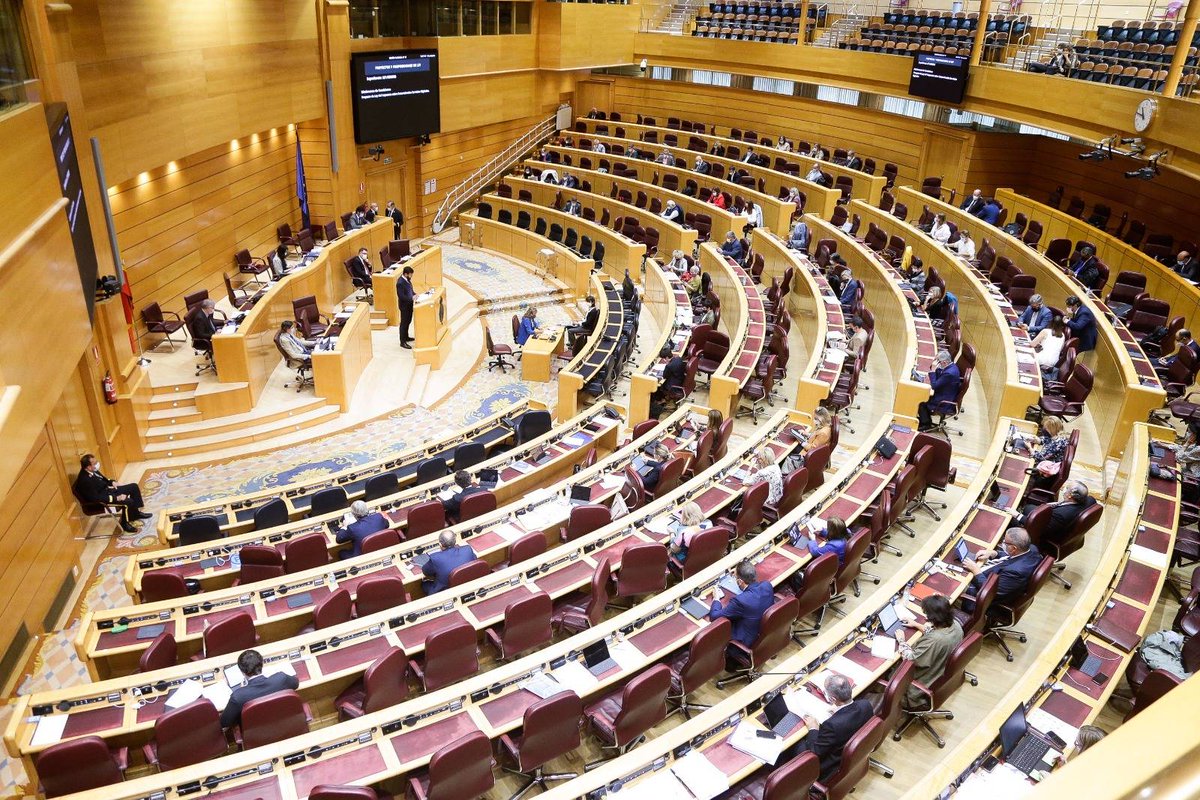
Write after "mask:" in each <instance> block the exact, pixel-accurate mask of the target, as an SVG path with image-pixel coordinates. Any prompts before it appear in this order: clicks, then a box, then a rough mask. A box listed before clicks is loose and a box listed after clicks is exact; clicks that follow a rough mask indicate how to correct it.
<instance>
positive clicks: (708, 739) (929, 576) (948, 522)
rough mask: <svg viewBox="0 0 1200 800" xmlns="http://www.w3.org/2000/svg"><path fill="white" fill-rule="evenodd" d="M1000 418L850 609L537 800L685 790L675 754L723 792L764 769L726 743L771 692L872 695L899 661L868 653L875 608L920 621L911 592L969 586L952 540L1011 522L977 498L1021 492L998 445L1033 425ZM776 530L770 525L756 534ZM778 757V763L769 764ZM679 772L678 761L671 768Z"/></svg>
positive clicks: (970, 538) (759, 716) (791, 740)
mask: <svg viewBox="0 0 1200 800" xmlns="http://www.w3.org/2000/svg"><path fill="white" fill-rule="evenodd" d="M1001 422H1002V427H1001V428H1000V429H998V430H997V432H996V435H995V436H994V438H993V440H992V444H991V447H990V448H989V450H988V453H987V455H986V456H985V458H984V461H983V469H981V471H980V472H979V474H978V475H977V476H976V478H975V480H974V481H972V483H971V486H970V487H969V488H968V489H967V491H966V493H965V494H964V496H963V497H962V498H961V499H960V500H959V501H958V503H957V504H956V505H955V506H954V508H953V509H951V510H949V511H948V512H947V515H946V519H945V520H943V521H942V522H941V523H940V524H939V525H938V528H937V530H936V531H935V532H933V533H932V534H931V535H930V536H929V537H928V538H927V539H926V540H925V541H924V542H923V543H922V544H920V545H918V546H917V549H916V550H915V551H914V552H913V553H911V554H909V555H908V556H906V557H905V567H902V568H901V569H900V570H898V571H897V573H896V574H895V575H893V576H892V577H891V578H888V579H886V580H885V581H883V582H882V584H881V586H880V587H879V588H878V589H876V590H875V591H873V592H871V593H870V595H869V596H867V597H865V598H864V599H863V600H862V602H861V603H860V605H859V606H858V608H857V609H856V611H855V612H852V613H849V614H847V616H846V617H845V618H843V619H841V620H839V621H837V622H836V623H834V624H833V625H831V626H829V627H828V628H826V629H825V630H823V631H822V632H821V633H820V634H819V635H818V636H817V637H816V638H815V639H813V640H812V641H811V643H808V644H806V645H805V646H804V647H802V648H800V649H799V651H798V652H794V653H793V654H792V655H790V656H788V655H785V656H784V657H783V658H782V659H781V660H778V661H776V662H775V663H773V664H771V668H770V671H769V672H767V673H766V674H764V675H763V677H760V678H758V679H757V680H754V681H753V682H751V683H750V684H749V685H748V686H746V687H745V688H744V689H742V690H740V691H738V692H736V693H732V694H731V695H730V696H729V697H727V698H726V699H725V700H724V701H722V702H719V703H717V704H715V705H714V706H713V707H712V708H710V709H708V710H707V711H704V712H702V713H700V714H698V715H697V716H694V717H692V718H691V719H690V720H688V721H686V722H683V723H681V724H680V725H678V726H676V727H675V728H673V729H672V730H670V731H667V732H666V733H664V734H662V735H660V736H656V737H655V738H654V739H652V740H650V741H648V742H645V743H643V744H642V745H640V746H639V747H637V748H636V749H634V750H632V751H631V752H628V753H626V754H625V755H623V756H621V757H619V758H616V759H613V760H612V761H610V762H608V763H606V764H604V765H602V766H601V767H599V768H598V769H596V770H594V771H592V772H589V773H587V774H585V775H583V776H580V777H578V778H576V779H574V780H571V781H569V782H566V783H563V784H560V785H558V786H557V787H555V788H554V789H552V790H551V791H549V792H547V793H546V794H545V797H547V798H548V800H566V799H567V798H593V797H595V796H596V795H595V794H594V793H595V792H597V791H604V787H608V788H609V790H610V791H611V790H612V787H614V786H615V787H620V789H621V790H622V791H625V790H628V789H629V788H630V787H637V788H638V789H644V790H645V791H646V792H647V793H655V794H659V793H661V795H660V796H668V797H669V796H677V795H675V794H674V792H675V790H676V789H679V790H682V791H686V790H684V789H683V785H682V783H681V782H680V781H679V779H678V778H677V777H676V774H675V770H674V768H675V766H676V765H677V764H678V762H679V761H680V759H683V758H685V757H687V758H691V759H695V758H696V757H697V756H699V758H701V759H703V760H704V761H705V762H707V764H705V765H702V766H705V767H706V771H707V772H708V774H709V775H711V776H712V777H711V780H712V781H713V782H714V783H715V784H716V785H714V786H712V788H713V789H715V790H718V791H721V793H722V795H724V791H722V790H723V786H722V784H726V785H727V786H729V787H736V786H738V785H741V782H743V781H747V780H749V779H751V778H754V777H756V773H757V772H758V771H759V770H761V769H765V767H764V765H763V762H762V761H759V760H758V759H756V758H753V757H751V756H749V755H746V754H745V753H744V752H742V751H740V750H738V749H736V748H735V747H734V746H733V745H732V744H731V743H730V739H731V737H732V735H733V732H734V730H735V729H736V728H738V727H740V726H747V727H749V728H750V729H752V730H754V729H763V728H766V727H768V725H767V724H766V723H765V719H764V714H763V713H762V708H763V706H765V705H766V703H767V702H768V701H769V700H770V699H772V698H773V697H774V696H775V695H777V694H779V693H781V692H782V693H784V697H785V700H786V699H788V697H789V695H791V694H792V693H794V692H799V693H801V696H804V695H807V694H809V691H808V690H809V687H814V688H820V687H821V686H822V685H823V682H824V680H825V678H826V677H827V676H828V675H829V674H830V673H837V674H841V675H843V676H845V677H848V678H850V680H851V681H852V682H853V684H854V693H855V694H856V695H859V696H861V695H862V694H864V693H866V692H868V691H873V689H872V685H873V684H874V682H875V681H876V680H877V679H879V678H881V677H883V676H884V675H885V674H886V673H887V672H888V671H889V670H890V669H891V668H892V667H893V666H894V665H895V664H896V663H898V661H899V656H898V654H893V655H892V656H891V657H890V658H882V657H877V656H875V655H873V654H872V652H871V646H870V637H868V636H866V635H865V633H864V630H873V629H874V626H875V621H876V615H877V612H878V610H879V609H881V608H883V607H884V606H885V605H888V604H890V603H897V602H898V603H903V604H905V605H906V606H907V607H908V609H909V610H910V611H911V612H912V613H913V615H914V616H915V617H916V618H917V620H918V621H922V620H923V617H922V616H921V614H920V608H919V606H918V605H917V603H916V601H915V597H914V595H915V594H916V593H917V592H920V593H921V594H925V593H929V592H935V593H938V594H943V595H945V596H946V597H948V598H950V599H951V600H953V599H954V598H956V597H958V596H959V595H960V594H962V593H963V591H964V590H965V589H966V587H967V585H968V583H969V580H968V578H969V575H968V574H967V573H965V571H963V570H962V569H961V568H959V567H958V565H957V562H956V560H955V559H954V556H953V549H954V545H955V543H956V542H957V541H958V539H959V538H960V537H961V538H962V539H964V540H965V541H966V543H967V546H968V548H969V549H970V550H971V551H972V552H977V551H979V550H981V549H986V548H990V547H994V546H996V544H997V542H998V541H999V539H1000V537H1001V536H1003V533H1004V530H1005V528H1006V527H1007V525H1008V522H1009V519H1010V518H1009V517H1008V515H1007V514H1005V513H1004V512H1003V511H1000V510H996V509H993V508H991V507H989V506H987V505H985V504H984V503H983V502H982V501H983V500H984V498H986V497H987V493H988V489H989V488H990V486H991V485H992V484H993V483H995V484H998V485H999V486H1001V487H1003V490H1002V491H1003V492H1004V494H1006V495H1007V494H1008V493H1010V492H1011V493H1014V494H1015V495H1017V496H1019V495H1020V494H1021V493H1022V492H1023V491H1024V486H1025V481H1026V480H1027V476H1026V475H1025V469H1026V467H1028V466H1030V465H1031V464H1032V462H1031V461H1030V460H1029V459H1027V458H1024V457H1021V456H1014V455H1012V454H1006V453H1005V452H1004V445H1005V443H1006V441H1007V437H1008V435H1009V431H1010V430H1011V428H1010V427H1009V426H1010V425H1013V426H1018V427H1022V428H1023V429H1026V430H1032V426H1029V425H1028V423H1024V422H1015V421H1013V420H1007V419H1006V420H1002V421H1001ZM870 440H871V439H869V438H868V441H870ZM778 530H779V529H778V527H773V528H771V529H770V530H769V531H768V533H767V534H764V536H765V535H769V534H770V533H774V532H776V531H778ZM910 641H915V639H910ZM813 694H815V693H813ZM811 699H818V698H815V697H814V698H811ZM811 707H812V706H811V705H807V706H805V708H811ZM804 713H808V712H807V711H805V712H804ZM806 730H807V729H806V728H805V727H804V726H803V725H799V726H797V728H796V729H795V730H793V731H792V732H791V733H790V734H788V735H787V736H785V737H784V740H785V741H784V744H785V745H786V746H791V745H794V744H796V743H797V742H799V741H800V740H801V739H802V738H803V737H804V736H805V735H806ZM752 735H753V734H752ZM781 763H782V762H777V763H776V766H779V765H780V764H781ZM712 768H715V770H716V771H715V772H714V771H713V770H712ZM684 769H685V768H684V767H683V766H680V767H679V772H680V773H682V772H683V771H684ZM652 782H653V783H652ZM639 795H640V792H639ZM616 796H618V797H619V796H620V795H619V794H617V795H616ZM926 796H929V795H926Z"/></svg>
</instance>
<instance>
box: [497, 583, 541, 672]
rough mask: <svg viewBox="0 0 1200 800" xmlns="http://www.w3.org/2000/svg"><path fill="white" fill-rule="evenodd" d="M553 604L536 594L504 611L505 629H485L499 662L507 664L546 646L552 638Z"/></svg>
mask: <svg viewBox="0 0 1200 800" xmlns="http://www.w3.org/2000/svg"><path fill="white" fill-rule="evenodd" d="M553 611H554V601H553V600H551V599H550V595H548V594H546V593H545V592H537V593H535V594H532V595H529V596H528V597H523V598H521V599H520V600H514V601H513V602H511V603H509V604H508V606H507V607H505V609H504V629H503V630H502V631H499V632H497V631H496V630H495V629H494V628H488V630H487V632H486V635H487V640H488V642H489V643H491V645H492V646H493V647H495V648H496V652H497V653H499V656H500V660H501V661H509V660H512V659H513V658H516V657H517V656H518V655H520V654H521V653H524V652H526V651H527V650H531V649H533V648H535V647H541V646H542V645H544V644H547V643H549V641H550V639H551V638H552V634H551V630H550V615H551V613H552V612H553Z"/></svg>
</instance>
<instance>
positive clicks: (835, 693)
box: [786, 672, 875, 781]
mask: <svg viewBox="0 0 1200 800" xmlns="http://www.w3.org/2000/svg"><path fill="white" fill-rule="evenodd" d="M822 690H823V692H824V694H825V697H826V699H827V700H829V704H830V705H831V706H833V707H834V709H836V710H835V711H834V712H833V715H832V716H831V717H829V719H827V720H825V721H824V722H820V723H819V722H817V720H816V718H814V717H811V716H809V715H808V714H805V715H804V716H803V717H802V719H803V720H804V726H805V727H806V728H808V735H807V736H805V737H804V739H802V740H801V741H800V742H799V743H798V744H796V745H795V746H794V747H792V748H791V749H789V750H788V751H787V754H786V757H787V758H788V759H792V758H795V757H796V756H798V755H801V754H802V753H806V752H809V753H814V754H815V755H816V756H817V758H819V759H820V762H821V780H822V781H826V780H828V779H829V777H830V776H831V775H833V774H834V773H835V772H837V771H838V768H839V767H840V766H841V765H842V751H843V750H845V749H846V745H847V744H848V743H849V742H850V740H851V739H852V738H854V734H856V733H858V732H859V731H860V730H861V729H862V726H863V725H866V724H867V722H869V721H870V719H871V717H873V716H874V715H875V709H874V707H872V705H871V701H870V700H868V699H867V698H866V697H860V698H858V699H857V700H855V699H854V688H853V687H852V686H851V685H850V681H849V680H847V679H846V678H845V677H844V676H842V675H839V674H837V673H836V672H830V673H829V677H827V678H826V679H825V683H824V685H823V686H822Z"/></svg>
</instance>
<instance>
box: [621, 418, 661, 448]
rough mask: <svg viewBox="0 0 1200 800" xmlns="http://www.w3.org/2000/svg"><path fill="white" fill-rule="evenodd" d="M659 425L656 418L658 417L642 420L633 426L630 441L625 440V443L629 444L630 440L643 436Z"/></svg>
mask: <svg viewBox="0 0 1200 800" xmlns="http://www.w3.org/2000/svg"><path fill="white" fill-rule="evenodd" d="M657 427H658V420H656V419H645V420H642V421H641V422H639V423H638V424H637V425H634V426H633V433H632V434H631V435H630V437H629V441H627V442H625V445H628V444H629V442H632V441H634V440H635V439H640V438H642V437H643V436H645V435H646V434H647V433H649V432H650V431H652V430H654V429H655V428H657Z"/></svg>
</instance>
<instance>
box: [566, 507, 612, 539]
mask: <svg viewBox="0 0 1200 800" xmlns="http://www.w3.org/2000/svg"><path fill="white" fill-rule="evenodd" d="M610 522H612V512H611V511H610V510H609V508H608V506H605V505H601V504H598V503H597V504H586V505H581V506H575V507H574V508H572V509H571V514H570V516H569V517H567V525H566V527H565V528H559V538H560V539H561V540H562V541H563V542H570V541H574V540H575V539H578V538H579V537H581V536H586V535H587V534H589V533H591V532H592V531H595V530H598V529H600V528H602V527H604V526H605V525H607V524H608V523H610Z"/></svg>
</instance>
